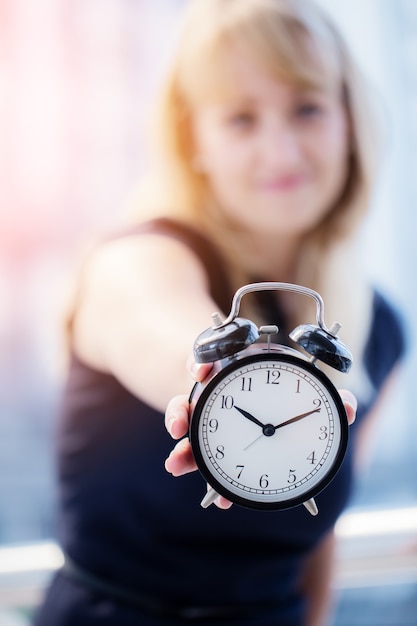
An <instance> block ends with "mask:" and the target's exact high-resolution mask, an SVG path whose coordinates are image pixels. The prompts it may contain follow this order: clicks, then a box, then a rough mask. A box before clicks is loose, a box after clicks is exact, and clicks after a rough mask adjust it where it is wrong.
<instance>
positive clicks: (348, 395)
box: [339, 389, 358, 426]
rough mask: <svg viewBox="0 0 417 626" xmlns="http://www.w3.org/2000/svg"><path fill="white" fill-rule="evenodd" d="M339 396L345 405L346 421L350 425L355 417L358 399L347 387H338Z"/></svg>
mask: <svg viewBox="0 0 417 626" xmlns="http://www.w3.org/2000/svg"><path fill="white" fill-rule="evenodd" d="M339 393H340V396H341V398H342V400H343V404H344V405H345V409H346V413H347V417H348V422H349V425H350V426H351V425H352V424H353V422H354V421H355V419H356V410H357V408H358V401H357V400H356V397H355V396H354V395H353V393H352V392H351V391H348V390H347V389H339Z"/></svg>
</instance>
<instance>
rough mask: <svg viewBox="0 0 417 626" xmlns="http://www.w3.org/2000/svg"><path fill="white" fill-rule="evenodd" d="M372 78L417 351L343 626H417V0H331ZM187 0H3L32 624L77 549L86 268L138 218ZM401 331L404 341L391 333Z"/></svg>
mask: <svg viewBox="0 0 417 626" xmlns="http://www.w3.org/2000/svg"><path fill="white" fill-rule="evenodd" d="M319 1H320V4H322V5H323V6H324V8H325V9H326V10H327V11H328V13H329V14H330V15H331V16H332V17H333V18H334V19H335V20H336V22H337V23H338V24H339V26H340V28H341V29H342V31H343V32H344V33H345V36H346V37H347V39H348V41H349V43H350V45H351V47H352V48H353V51H354V54H355V56H356V57H357V60H358V61H359V63H360V64H361V66H362V67H363V69H364V71H365V73H366V74H367V75H368V77H370V79H371V80H372V82H373V84H374V87H375V90H376V94H377V98H378V101H379V102H380V104H381V111H382V115H383V118H384V121H385V124H386V129H387V150H386V155H385V157H384V161H383V168H382V171H381V176H380V180H379V186H378V189H377V193H376V194H375V198H374V205H373V210H372V212H371V216H370V218H369V220H368V223H367V225H366V228H365V229H364V235H363V236H364V241H365V245H364V248H363V249H364V252H363V263H364V264H365V266H366V269H367V271H368V272H369V276H370V278H371V279H372V280H373V281H374V282H375V283H376V284H377V285H378V286H379V287H380V288H381V289H382V290H383V291H384V292H385V293H386V294H387V295H389V296H390V297H391V298H392V299H393V300H394V302H396V304H397V306H398V307H399V309H400V310H401V311H402V313H403V316H404V321H405V324H406V326H407V333H408V339H409V349H408V355H407V360H406V363H405V367H404V370H403V372H402V375H401V378H400V380H399V381H398V384H397V385H396V388H395V389H393V392H392V394H391V397H390V400H389V402H388V405H387V406H386V407H385V408H384V411H383V414H382V415H381V419H380V422H379V426H378V431H377V434H376V438H375V440H374V444H373V447H372V450H371V452H370V460H369V467H368V468H367V470H366V472H365V473H364V474H363V475H362V476H361V478H360V480H359V482H358V485H357V490H356V493H355V497H354V498H353V500H352V502H351V505H350V508H349V509H348V511H347V512H346V514H345V515H344V516H343V518H342V519H341V521H340V523H339V525H338V534H339V537H340V555H339V563H338V569H337V572H336V577H335V587H336V588H337V589H338V595H339V599H340V602H339V606H338V608H337V609H336V610H335V616H334V626H362V625H363V626H403V625H417V420H416V416H415V411H414V396H415V392H414V387H415V381H414V377H415V373H416V372H417V352H416V347H415V342H414V326H415V322H416V320H417V313H416V310H415V309H416V306H417V296H416V289H415V272H416V268H417V246H416V245H415V241H416V236H415V233H416V230H417V210H416V206H417V2H416V1H415V0H319ZM183 3H184V2H183V0H36V2H35V1H34V0H0V626H23V625H24V624H28V623H29V621H28V620H29V619H30V618H29V616H30V613H31V610H32V608H33V606H34V605H35V604H36V602H37V601H38V599H39V597H40V594H41V593H42V588H43V586H44V585H45V584H46V582H47V580H48V577H49V576H50V575H51V572H52V571H53V570H54V568H55V567H58V566H59V564H60V562H61V558H62V557H61V554H60V552H59V549H58V548H57V546H56V545H55V535H56V519H55V497H56V492H55V482H54V481H55V478H54V451H53V441H54V429H55V419H56V407H57V403H58V401H59V392H60V386H61V382H62V373H63V337H62V319H63V310H64V304H65V297H66V292H67V290H68V288H69V277H70V275H71V272H72V270H73V268H74V263H75V260H76V258H77V256H78V254H79V251H80V249H82V247H83V245H84V243H85V241H87V240H88V237H89V236H90V235H91V234H94V233H96V232H97V231H98V230H103V229H105V230H107V229H110V228H112V227H113V226H114V225H116V224H117V223H118V222H120V221H121V220H123V218H124V217H125V215H126V211H127V207H128V206H129V204H130V200H131V197H132V192H133V190H134V188H135V185H136V183H137V181H138V179H139V178H140V175H141V174H142V173H143V172H144V170H145V169H146V162H147V158H148V154H147V148H146V128H147V124H148V119H149V115H150V114H151V113H152V96H153V94H154V91H155V89H156V88H157V86H158V83H159V80H160V78H161V76H162V74H163V70H164V66H165V63H166V61H167V59H168V57H169V51H170V47H171V45H172V43H173V41H174V39H175V36H176V29H177V25H178V13H179V11H180V9H181V6H182V5H183ZM387 341H389V337H387Z"/></svg>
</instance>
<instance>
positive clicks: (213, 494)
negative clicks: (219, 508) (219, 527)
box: [201, 487, 219, 509]
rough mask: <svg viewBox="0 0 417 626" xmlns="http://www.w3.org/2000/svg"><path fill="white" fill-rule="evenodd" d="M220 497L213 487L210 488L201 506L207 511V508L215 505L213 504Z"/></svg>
mask: <svg viewBox="0 0 417 626" xmlns="http://www.w3.org/2000/svg"><path fill="white" fill-rule="evenodd" d="M218 497H219V494H218V493H217V491H215V490H214V489H213V487H209V490H208V491H207V493H206V495H205V496H204V498H203V499H202V501H201V506H202V507H203V509H207V507H209V506H210V504H213V502H214V501H215V500H216V498H218Z"/></svg>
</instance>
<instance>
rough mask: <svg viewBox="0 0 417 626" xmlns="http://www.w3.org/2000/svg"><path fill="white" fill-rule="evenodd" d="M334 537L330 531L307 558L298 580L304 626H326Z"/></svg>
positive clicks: (328, 610)
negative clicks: (302, 603)
mask: <svg viewBox="0 0 417 626" xmlns="http://www.w3.org/2000/svg"><path fill="white" fill-rule="evenodd" d="M335 545H336V540H335V535H334V531H330V532H329V533H328V534H327V535H326V537H325V538H324V539H323V540H322V541H321V542H320V544H319V545H318V546H317V547H316V548H315V550H314V551H313V552H312V553H311V554H310V555H309V556H308V557H307V559H306V562H305V565H304V568H303V572H302V575H301V580H300V590H301V592H302V594H303V596H304V598H305V599H306V621H305V623H306V626H326V624H328V620H329V615H330V613H331V607H332V580H333V575H334V552H335Z"/></svg>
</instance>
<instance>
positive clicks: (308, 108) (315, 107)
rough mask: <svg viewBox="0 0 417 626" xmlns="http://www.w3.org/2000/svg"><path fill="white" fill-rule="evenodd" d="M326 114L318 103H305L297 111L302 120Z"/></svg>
mask: <svg viewBox="0 0 417 626" xmlns="http://www.w3.org/2000/svg"><path fill="white" fill-rule="evenodd" d="M323 113H324V107H323V106H322V105H321V104H319V103H318V102H303V103H301V104H299V105H298V106H297V107H296V109H295V114H296V116H297V117H299V118H301V119H310V118H314V117H318V116H320V115H322V114H323Z"/></svg>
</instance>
